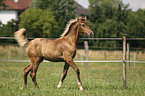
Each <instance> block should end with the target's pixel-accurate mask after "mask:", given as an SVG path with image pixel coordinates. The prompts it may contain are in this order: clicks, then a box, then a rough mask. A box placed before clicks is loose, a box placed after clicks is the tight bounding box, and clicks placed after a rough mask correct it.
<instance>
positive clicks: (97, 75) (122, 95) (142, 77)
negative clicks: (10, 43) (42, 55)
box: [0, 62, 145, 96]
mask: <svg viewBox="0 0 145 96" xmlns="http://www.w3.org/2000/svg"><path fill="white" fill-rule="evenodd" d="M27 65H28V63H19V62H0V95H1V96H106V95H107V96H117V95H118V96H143V95H145V91H144V90H145V87H144V86H145V64H136V66H135V67H133V66H132V67H131V68H130V69H127V90H123V86H122V85H123V84H122V63H89V67H88V68H86V67H85V65H82V64H81V63H77V65H78V67H79V69H80V71H81V80H82V83H83V87H84V91H80V90H79V88H78V85H77V81H76V74H75V72H74V70H73V69H72V68H70V69H69V71H68V75H67V77H66V79H65V80H64V83H63V85H62V87H61V88H60V89H57V85H58V83H59V80H60V77H61V74H62V69H63V64H62V63H52V62H51V63H41V64H40V67H39V69H38V73H37V81H38V84H39V87H40V89H36V88H34V84H33V83H32V81H31V79H30V76H28V86H27V88H25V89H19V88H20V87H22V85H23V69H24V67H25V66H27Z"/></svg>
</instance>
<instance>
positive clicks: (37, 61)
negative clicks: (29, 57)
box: [30, 58, 43, 88]
mask: <svg viewBox="0 0 145 96" xmlns="http://www.w3.org/2000/svg"><path fill="white" fill-rule="evenodd" d="M42 61H43V59H42V58H36V59H35V60H33V61H32V62H33V65H32V69H31V73H30V77H31V78H32V81H33V83H34V85H35V87H37V88H39V86H38V83H37V81H36V72H37V69H38V67H39V64H40V63H41V62H42Z"/></svg>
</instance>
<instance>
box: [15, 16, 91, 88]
mask: <svg viewBox="0 0 145 96" xmlns="http://www.w3.org/2000/svg"><path fill="white" fill-rule="evenodd" d="M84 21H85V19H84V18H81V19H77V20H75V21H74V22H73V23H72V24H71V25H70V26H69V29H67V31H66V32H64V33H63V37H61V38H58V39H54V40H50V39H39V38H37V39H34V40H32V41H30V42H28V41H27V39H26V38H25V36H24V35H23V34H25V32H26V30H25V29H20V30H19V31H17V32H16V33H15V37H16V39H17V40H18V42H19V44H20V45H22V46H24V44H25V43H28V45H27V47H26V53H27V56H28V57H29V59H30V60H31V64H30V65H29V66H27V67H26V68H25V69H24V86H23V87H26V85H27V75H28V73H29V72H31V73H30V76H31V78H32V81H33V82H34V85H35V86H36V87H38V84H37V82H36V72H37V69H38V66H39V64H40V63H41V62H42V61H43V60H44V59H46V60H49V61H53V62H62V61H63V62H65V65H64V70H63V74H62V76H61V80H60V82H59V85H58V86H57V87H58V88H60V87H61V84H62V82H63V80H64V79H65V77H66V75H67V71H68V68H69V66H71V67H72V68H73V69H74V70H75V72H76V74H77V81H78V85H79V88H80V90H83V88H82V84H81V80H80V71H79V69H78V68H77V66H76V65H75V63H74V62H73V58H74V57H75V54H76V44H77V41H78V35H79V33H87V34H88V35H90V33H92V34H93V32H92V31H91V30H90V28H89V27H88V26H87V25H86V28H84V27H81V23H82V24H85V23H86V22H84ZM23 42H24V43H23Z"/></svg>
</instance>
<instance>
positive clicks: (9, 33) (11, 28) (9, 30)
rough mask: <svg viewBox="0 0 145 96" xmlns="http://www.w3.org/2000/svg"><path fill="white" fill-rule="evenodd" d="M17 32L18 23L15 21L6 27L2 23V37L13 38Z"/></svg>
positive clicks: (0, 28) (0, 31)
mask: <svg viewBox="0 0 145 96" xmlns="http://www.w3.org/2000/svg"><path fill="white" fill-rule="evenodd" d="M16 30H17V22H16V21H15V20H13V19H12V20H11V21H9V22H8V23H7V24H6V25H4V24H2V22H0V33H1V34H0V36H2V37H13V33H14V32H15V31H16Z"/></svg>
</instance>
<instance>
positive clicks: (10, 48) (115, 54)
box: [0, 37, 145, 63]
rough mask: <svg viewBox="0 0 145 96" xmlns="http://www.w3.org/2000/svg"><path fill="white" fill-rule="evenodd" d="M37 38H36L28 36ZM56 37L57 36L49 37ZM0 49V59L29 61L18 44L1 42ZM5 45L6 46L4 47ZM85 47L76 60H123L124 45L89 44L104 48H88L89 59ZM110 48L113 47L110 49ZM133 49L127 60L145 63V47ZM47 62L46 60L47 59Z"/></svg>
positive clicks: (89, 61)
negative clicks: (115, 46)
mask: <svg viewBox="0 0 145 96" xmlns="http://www.w3.org/2000/svg"><path fill="white" fill-rule="evenodd" d="M0 39H6V40H7V39H15V38H14V37H0ZM27 39H35V38H27ZM49 39H55V38H49ZM79 39H80V40H104V42H105V40H110V41H111V40H120V41H122V40H123V38H79ZM126 40H145V38H126ZM0 45H1V46H0V49H1V50H3V51H2V52H0V61H13V62H17V60H18V62H29V61H27V59H28V58H27V56H26V53H25V48H21V47H18V46H17V45H16V44H0ZM3 45H4V47H3ZM82 47H83V49H78V52H77V55H76V58H75V62H82V63H85V62H87V63H92V62H94V63H97V62H123V61H122V59H123V57H122V55H123V53H122V49H123V47H117V48H114V47H106V48H105V47H98V46H89V45H88V48H96V49H103V50H88V54H87V55H88V59H86V54H85V47H84V46H82ZM108 49H109V50H108ZM110 49H113V50H111V51H110ZM130 49H132V50H133V51H130V53H129V54H130V57H129V58H130V59H129V60H128V61H126V62H131V63H133V62H134V63H136V62H138V63H144V62H145V49H143V48H130ZM45 62H46V61H45Z"/></svg>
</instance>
